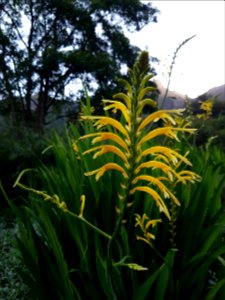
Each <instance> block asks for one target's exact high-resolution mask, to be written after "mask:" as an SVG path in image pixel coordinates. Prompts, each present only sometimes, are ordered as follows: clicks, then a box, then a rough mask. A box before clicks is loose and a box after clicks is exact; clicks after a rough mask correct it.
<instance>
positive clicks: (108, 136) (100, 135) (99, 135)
mask: <svg viewBox="0 0 225 300" xmlns="http://www.w3.org/2000/svg"><path fill="white" fill-rule="evenodd" d="M92 137H95V138H94V139H93V140H92V144H93V145H94V144H96V143H98V142H102V141H106V140H111V141H113V142H116V143H117V144H119V145H120V146H121V147H122V148H123V149H124V150H126V151H128V147H127V144H126V143H125V142H124V141H123V140H122V138H121V137H120V136H119V135H117V134H115V133H112V132H95V133H90V134H86V135H84V136H81V137H80V140H82V139H87V138H92Z"/></svg>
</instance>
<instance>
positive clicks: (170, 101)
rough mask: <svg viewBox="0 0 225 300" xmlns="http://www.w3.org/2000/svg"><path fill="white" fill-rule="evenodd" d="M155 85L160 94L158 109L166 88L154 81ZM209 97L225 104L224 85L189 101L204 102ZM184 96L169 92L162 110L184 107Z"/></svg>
mask: <svg viewBox="0 0 225 300" xmlns="http://www.w3.org/2000/svg"><path fill="white" fill-rule="evenodd" d="M155 83H156V85H157V88H158V90H159V92H160V94H159V97H158V104H159V107H161V105H162V101H163V98H164V95H165V92H166V88H165V87H164V86H163V85H162V83H161V82H160V81H159V80H155ZM211 97H217V100H218V101H220V102H225V84H224V85H220V86H217V87H214V88H211V89H209V90H208V91H207V92H205V93H204V94H202V95H199V96H198V97H197V98H195V99H190V98H189V100H190V101H193V102H196V101H199V100H201V101H204V100H206V99H209V98H211ZM185 99H186V97H185V95H183V94H181V93H178V92H176V91H169V92H168V94H167V98H166V100H165V101H164V103H163V107H161V108H164V109H176V108H183V107H184V105H185Z"/></svg>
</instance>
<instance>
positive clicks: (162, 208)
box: [130, 186, 170, 219]
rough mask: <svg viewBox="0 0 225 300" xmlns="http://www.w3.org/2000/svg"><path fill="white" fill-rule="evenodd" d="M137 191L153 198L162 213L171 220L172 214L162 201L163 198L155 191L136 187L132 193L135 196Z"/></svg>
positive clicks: (144, 187) (145, 187)
mask: <svg viewBox="0 0 225 300" xmlns="http://www.w3.org/2000/svg"><path fill="white" fill-rule="evenodd" d="M136 191H141V192H145V193H147V194H149V195H150V196H152V198H153V199H154V200H155V202H156V204H157V206H158V207H159V210H160V211H161V212H163V213H164V214H165V215H166V216H167V218H168V219H170V213H169V211H168V208H167V207H166V205H165V203H164V201H163V200H162V198H161V197H160V195H159V194H158V193H157V192H156V191H155V190H153V189H152V188H150V187H147V186H136V187H135V188H133V189H132V190H131V191H130V193H131V194H134V193H135V192H136Z"/></svg>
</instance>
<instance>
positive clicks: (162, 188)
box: [132, 175, 169, 198]
mask: <svg viewBox="0 0 225 300" xmlns="http://www.w3.org/2000/svg"><path fill="white" fill-rule="evenodd" d="M139 180H145V181H148V182H149V183H153V184H154V185H156V186H157V187H158V188H159V189H160V191H161V192H162V194H163V195H164V197H165V198H168V196H169V193H168V189H167V187H166V186H165V185H164V184H163V183H162V182H161V181H160V180H159V179H158V178H156V177H153V176H150V175H139V176H137V177H135V178H134V180H133V181H132V184H136V183H137V182H138V181H139Z"/></svg>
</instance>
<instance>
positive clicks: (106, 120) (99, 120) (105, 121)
mask: <svg viewBox="0 0 225 300" xmlns="http://www.w3.org/2000/svg"><path fill="white" fill-rule="evenodd" d="M81 119H82V120H96V121H95V126H96V127H97V129H100V128H102V127H104V126H107V125H110V126H112V127H114V128H115V129H117V130H119V131H120V132H121V133H122V134H123V135H125V136H126V137H127V138H129V134H128V132H127V130H126V128H124V126H123V125H122V124H121V123H120V122H119V121H117V120H115V119H113V118H110V117H95V116H82V117H81Z"/></svg>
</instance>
